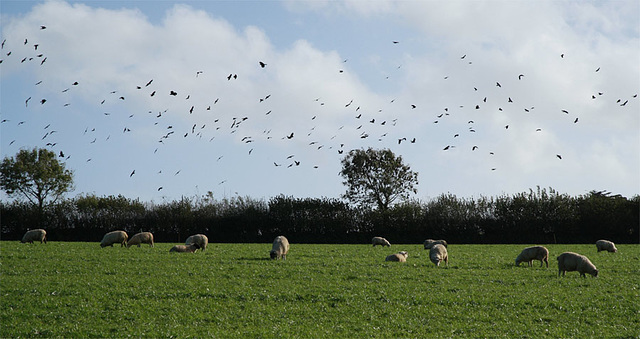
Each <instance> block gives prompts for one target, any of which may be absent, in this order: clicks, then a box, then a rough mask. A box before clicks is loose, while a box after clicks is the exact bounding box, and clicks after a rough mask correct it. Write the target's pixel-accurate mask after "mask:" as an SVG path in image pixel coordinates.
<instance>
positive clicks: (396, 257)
mask: <svg viewBox="0 0 640 339" xmlns="http://www.w3.org/2000/svg"><path fill="white" fill-rule="evenodd" d="M408 256H409V253H407V251H402V252H398V253H396V254H391V255H389V256H387V258H386V259H384V261H398V262H406V261H407V257H408Z"/></svg>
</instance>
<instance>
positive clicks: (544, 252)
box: [516, 246, 549, 268]
mask: <svg viewBox="0 0 640 339" xmlns="http://www.w3.org/2000/svg"><path fill="white" fill-rule="evenodd" d="M534 260H540V267H542V263H543V262H545V263H546V264H547V268H549V250H548V249H547V248H546V247H544V246H532V247H527V248H525V249H523V250H522V252H520V254H519V255H518V256H517V257H516V266H519V265H520V263H521V262H528V263H529V267H531V266H532V262H533V261H534Z"/></svg>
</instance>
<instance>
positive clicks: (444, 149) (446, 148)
mask: <svg viewBox="0 0 640 339" xmlns="http://www.w3.org/2000/svg"><path fill="white" fill-rule="evenodd" d="M449 147H451V146H449V145H447V147H445V148H443V149H442V150H443V151H446V150H448V149H449Z"/></svg>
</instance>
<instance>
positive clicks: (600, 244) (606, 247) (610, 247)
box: [596, 240, 618, 252]
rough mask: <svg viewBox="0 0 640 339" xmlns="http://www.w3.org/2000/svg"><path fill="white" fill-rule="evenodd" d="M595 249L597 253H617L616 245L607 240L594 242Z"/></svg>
mask: <svg viewBox="0 0 640 339" xmlns="http://www.w3.org/2000/svg"><path fill="white" fill-rule="evenodd" d="M596 248H597V249H598V252H600V251H607V252H618V249H617V248H616V245H615V244H614V243H613V242H611V241H609V240H598V241H596Z"/></svg>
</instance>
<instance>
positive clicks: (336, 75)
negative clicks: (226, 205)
mask: <svg viewBox="0 0 640 339" xmlns="http://www.w3.org/2000/svg"><path fill="white" fill-rule="evenodd" d="M0 6H1V7H0V11H1V13H2V17H1V20H2V21H1V23H2V40H3V41H5V44H4V46H3V48H2V50H1V54H0V59H2V63H1V64H0V86H1V87H0V94H1V102H0V117H1V120H2V121H3V122H2V123H1V124H0V132H1V134H0V147H1V155H2V156H3V157H5V156H12V155H14V154H16V153H17V152H18V151H19V150H20V149H21V148H33V147H47V148H49V149H51V150H53V151H55V152H56V153H57V154H59V153H60V152H62V154H63V155H64V156H63V157H60V158H59V159H60V160H63V161H64V162H65V163H66V166H67V167H68V168H70V169H72V170H73V171H74V173H75V183H76V184H75V191H74V192H71V193H70V196H75V195H77V194H85V193H87V194H97V195H100V196H102V195H118V194H122V195H124V196H126V197H130V198H140V199H141V200H143V201H155V202H161V201H164V200H173V199H179V198H180V197H181V196H194V195H202V194H206V193H207V192H209V191H211V192H212V193H213V195H214V197H217V198H223V197H232V196H235V195H240V196H250V197H253V198H258V199H259V198H266V199H268V198H270V197H273V196H276V195H279V194H284V195H292V196H295V197H301V198H304V197H339V196H340V195H341V194H342V193H343V192H344V191H345V187H344V186H343V185H342V179H341V178H340V176H339V175H338V172H339V171H340V160H341V159H342V157H343V156H344V155H345V154H346V153H347V152H348V151H349V150H351V149H357V148H363V147H374V148H390V149H391V150H392V151H394V152H395V153H396V154H397V155H401V156H402V157H403V159H404V161H405V162H406V163H408V164H409V165H410V166H411V168H412V169H413V170H415V171H417V172H418V173H419V178H418V179H419V182H420V184H419V186H418V193H417V194H416V195H415V198H418V199H428V198H432V197H435V196H438V195H439V194H441V193H447V192H449V193H453V194H456V195H458V196H462V197H477V196H480V195H484V196H495V195H500V194H511V193H518V192H523V191H527V190H528V189H529V188H534V189H535V187H536V186H541V187H553V188H554V189H556V190H558V191H559V192H561V193H568V194H572V195H579V194H584V193H587V192H589V191H591V190H608V191H611V192H614V193H616V194H622V195H625V196H632V195H635V194H638V193H639V192H640V114H639V112H640V110H639V107H638V100H639V99H638V98H637V96H636V95H637V94H638V92H640V71H639V68H638V61H639V60H640V40H639V35H640V34H639V27H640V19H639V17H640V4H639V3H638V2H637V1H615V2H582V1H581V2H567V1H562V2H547V1H542V2H539V1H536V2H529V1H523V2H511V1H490V2H489V1H487V2H484V1H443V2H440V1H428V2H418V1H416V2H412V1H407V2H388V1H300V2H298V1H284V2H275V1H273V2H272V1H268V2H265V1H242V2H235V1H211V2H209V1H195V2H171V1H126V2H119V1H84V2H82V1H78V2H63V1H46V2H29V1H3V2H2V3H1V4H0ZM41 26H46V28H45V29H41ZM25 39H26V44H25ZM394 41H395V42H397V43H394ZM35 44H37V45H38V48H37V50H36V48H35V46H34V45H35ZM45 58H46V60H45ZM23 60H24V61H23ZM260 61H262V62H264V63H266V66H265V67H264V68H263V67H261V66H260V65H259V62H260ZM229 74H232V75H235V74H237V78H236V79H234V78H233V77H232V78H231V79H230V80H227V76H228V75H229ZM520 75H521V76H520ZM151 80H153V81H151ZM76 82H77V83H78V84H77V85H74V83H76ZM149 82H150V83H149ZM147 84H148V86H147ZM498 84H499V85H498ZM138 87H140V88H138ZM171 91H174V92H176V93H177V95H175V96H174V95H170V93H171ZM152 94H153V95H152ZM593 97H595V99H594V98H593ZM28 98H31V99H30V100H29V101H27V99H28ZM42 99H46V101H45V103H41V100H42ZM509 99H511V100H510V101H511V102H510V101H509ZM625 102H626V104H625ZM622 104H624V105H622ZM563 110H564V111H566V113H565V112H563ZM576 119H577V120H576ZM291 133H293V137H292V138H287V136H290V135H291ZM414 139H415V141H414ZM399 140H401V142H399ZM411 141H414V142H411ZM447 146H448V147H447ZM445 148H446V150H445ZM134 171H135V172H134Z"/></svg>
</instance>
